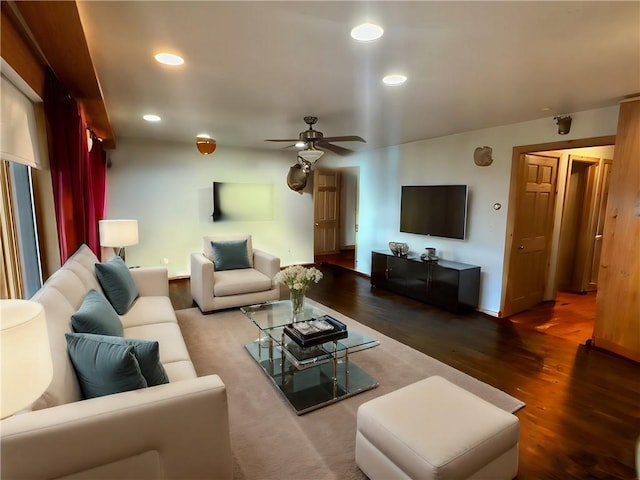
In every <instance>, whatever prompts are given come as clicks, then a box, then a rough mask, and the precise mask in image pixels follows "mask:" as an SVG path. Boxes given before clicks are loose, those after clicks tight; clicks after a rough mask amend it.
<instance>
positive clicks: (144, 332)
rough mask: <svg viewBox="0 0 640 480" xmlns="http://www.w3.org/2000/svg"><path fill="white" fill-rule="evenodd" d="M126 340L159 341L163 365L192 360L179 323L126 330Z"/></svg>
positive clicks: (157, 324)
mask: <svg viewBox="0 0 640 480" xmlns="http://www.w3.org/2000/svg"><path fill="white" fill-rule="evenodd" d="M124 338H135V339H138V340H157V341H158V344H159V345H160V362H161V363H162V364H163V365H165V364H168V363H172V362H181V361H185V360H189V361H190V360H191V357H190V356H189V351H188V350H187V346H186V345H185V343H184V339H183V338H182V333H181V332H180V327H179V326H178V324H177V323H155V324H153V325H138V326H137V327H129V328H125V329H124Z"/></svg>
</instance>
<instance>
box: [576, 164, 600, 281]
mask: <svg viewBox="0 0 640 480" xmlns="http://www.w3.org/2000/svg"><path fill="white" fill-rule="evenodd" d="M573 165H577V166H579V170H580V179H581V188H580V195H579V197H578V202H579V215H578V228H577V231H576V242H575V245H574V261H573V272H572V275H571V284H570V289H571V290H572V291H574V292H585V291H587V289H588V288H587V287H588V283H589V282H588V278H589V276H590V275H591V264H592V262H593V243H594V238H595V230H596V225H595V216H596V205H597V197H598V183H597V181H598V172H599V159H597V158H588V157H582V156H575V155H569V169H572V167H573Z"/></svg>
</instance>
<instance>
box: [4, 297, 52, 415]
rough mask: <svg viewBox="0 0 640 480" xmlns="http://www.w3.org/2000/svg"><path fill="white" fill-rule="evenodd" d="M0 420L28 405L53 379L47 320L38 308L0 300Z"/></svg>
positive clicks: (23, 303)
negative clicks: (0, 387)
mask: <svg viewBox="0 0 640 480" xmlns="http://www.w3.org/2000/svg"><path fill="white" fill-rule="evenodd" d="M0 348H1V350H0V354H1V357H0V366H1V371H0V375H1V378H2V391H1V398H0V418H6V417H8V416H10V415H13V414H14V413H16V412H17V411H19V410H21V409H23V408H25V407H27V406H29V405H30V404H31V403H33V402H34V401H35V400H36V399H37V398H38V397H39V396H40V395H41V394H42V392H44V391H45V390H46V388H47V387H48V386H49V383H50V382H51V379H52V378H53V363H52V361H51V353H50V347H49V335H48V331H47V321H46V317H45V313H44V309H43V307H42V305H40V304H39V303H37V302H32V301H28V300H1V301H0Z"/></svg>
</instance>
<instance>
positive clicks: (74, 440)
mask: <svg viewBox="0 0 640 480" xmlns="http://www.w3.org/2000/svg"><path fill="white" fill-rule="evenodd" d="M1 426H2V443H1V444H0V446H1V454H2V458H1V460H2V476H3V478H11V479H21V478H30V479H44V478H58V477H63V476H69V475H74V474H75V475H74V477H73V478H74V479H76V478H96V477H100V478H107V477H109V478H163V479H165V478H167V479H170V478H172V479H188V478H191V479H195V478H216V479H218V478H221V479H222V478H232V476H233V471H232V470H233V465H232V455H231V444H230V437H229V417H228V405H227V394H226V390H225V386H224V384H223V383H222V381H221V380H220V377H218V376H217V375H209V376H206V377H200V378H193V379H188V380H182V381H179V382H174V383H169V384H165V385H159V386H156V387H150V388H146V389H141V390H135V391H132V392H125V393H119V394H115V395H108V396H105V397H99V398H94V399H90V400H83V401H79V402H74V403H70V404H65V405H60V406H57V407H51V408H46V409H43V410H36V411H33V412H29V413H24V414H19V415H14V416H13V417H9V418H7V419H4V420H2V422H1Z"/></svg>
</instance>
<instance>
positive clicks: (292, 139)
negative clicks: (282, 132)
mask: <svg viewBox="0 0 640 480" xmlns="http://www.w3.org/2000/svg"><path fill="white" fill-rule="evenodd" d="M299 140H300V139H298V138H278V139H273V138H269V139H267V140H265V142H297V141H299Z"/></svg>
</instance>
